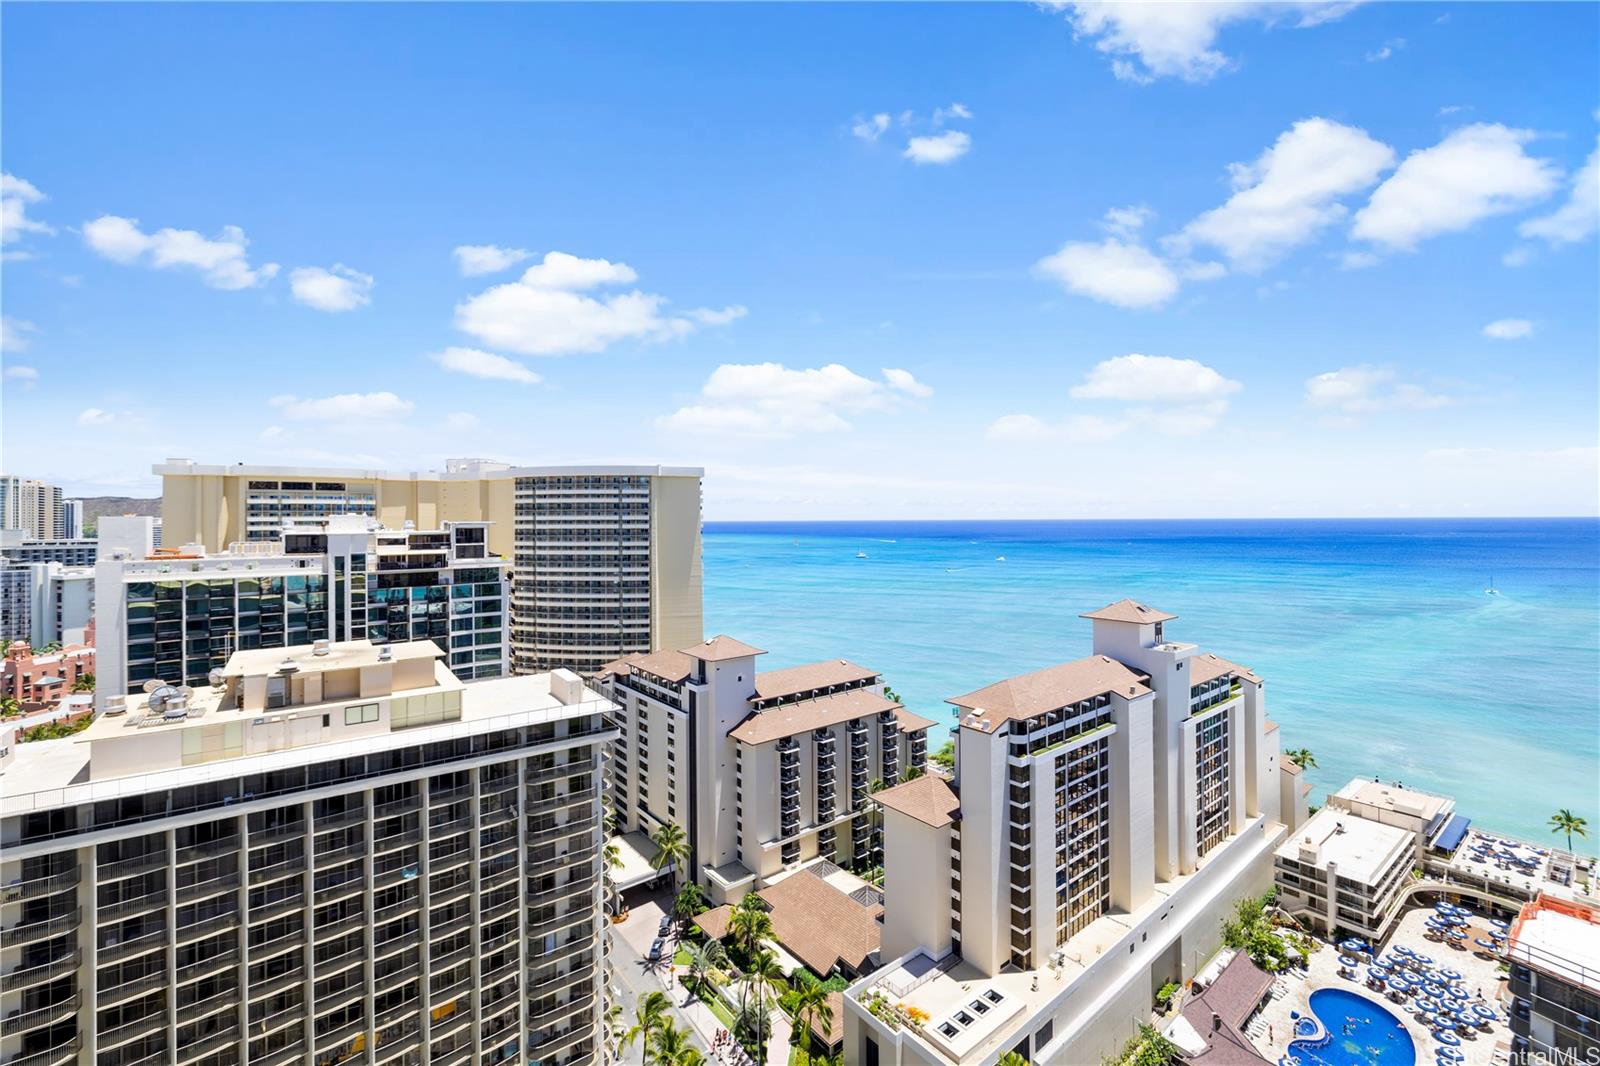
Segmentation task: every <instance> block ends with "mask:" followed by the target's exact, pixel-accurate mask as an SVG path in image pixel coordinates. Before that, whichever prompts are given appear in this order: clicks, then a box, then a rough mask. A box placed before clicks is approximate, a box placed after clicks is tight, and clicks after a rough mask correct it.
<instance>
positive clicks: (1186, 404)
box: [987, 352, 1244, 444]
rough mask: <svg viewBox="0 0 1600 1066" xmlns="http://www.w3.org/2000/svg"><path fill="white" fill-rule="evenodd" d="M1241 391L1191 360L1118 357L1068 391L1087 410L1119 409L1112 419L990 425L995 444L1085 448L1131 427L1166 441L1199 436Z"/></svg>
mask: <svg viewBox="0 0 1600 1066" xmlns="http://www.w3.org/2000/svg"><path fill="white" fill-rule="evenodd" d="M1243 387H1244V386H1242V385H1240V384H1239V382H1237V381H1232V380H1230V379H1228V378H1226V377H1223V376H1222V375H1221V374H1219V373H1218V372H1217V371H1216V370H1214V369H1212V368H1211V367H1209V366H1206V365H1205V364H1204V363H1201V362H1199V361H1198V360H1194V359H1174V358H1171V357H1170V356H1165V355H1141V354H1139V353H1137V352H1135V353H1131V354H1129V355H1119V356H1117V357H1116V358H1113V359H1105V360H1102V361H1101V362H1099V363H1096V364H1095V365H1094V366H1093V367H1091V368H1090V370H1089V372H1088V373H1087V374H1085V375H1084V378H1083V381H1082V382H1081V383H1080V384H1077V385H1074V386H1073V387H1072V388H1071V390H1069V391H1070V394H1071V396H1072V398H1073V399H1075V400H1081V401H1085V402H1086V403H1088V404H1107V403H1115V404H1118V405H1120V406H1119V407H1118V408H1117V409H1116V411H1115V412H1114V413H1112V414H1097V413H1092V412H1085V411H1075V412H1073V413H1072V414H1069V415H1067V416H1066V417H1064V418H1062V419H1060V420H1058V421H1046V420H1044V419H1042V418H1039V417H1037V416H1036V415H1031V414H1009V415H1005V416H1003V417H1001V418H998V419H996V420H995V421H994V422H992V423H990V425H989V428H988V430H987V435H988V437H989V439H991V440H1000V441H1044V440H1064V441H1071V442H1074V443H1080V444H1090V443H1095V442H1099V441H1107V440H1111V439H1112V438H1114V437H1117V436H1120V435H1121V434H1123V433H1126V432H1127V431H1128V430H1129V429H1130V428H1132V427H1134V426H1148V427H1150V428H1152V429H1154V430H1156V431H1157V432H1159V433H1164V434H1166V435H1168V436H1174V437H1182V436H1190V435H1193V434H1197V433H1204V432H1206V431H1207V430H1209V429H1212V428H1214V427H1215V426H1217V425H1218V424H1219V423H1220V422H1221V421H1222V419H1223V417H1224V416H1226V415H1227V413H1228V401H1229V397H1231V396H1232V395H1233V394H1234V393H1236V392H1238V391H1239V390H1240V389H1241V388H1243Z"/></svg>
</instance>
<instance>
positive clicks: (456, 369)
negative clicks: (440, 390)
mask: <svg viewBox="0 0 1600 1066" xmlns="http://www.w3.org/2000/svg"><path fill="white" fill-rule="evenodd" d="M431 358H432V359H433V361H434V362H436V363H438V364H439V365H440V366H442V367H444V368H445V369H446V370H448V371H450V372H451V373H454V374H466V375H467V376H468V377H474V378H484V379H486V380H489V381H517V382H521V383H522V384H524V385H537V384H539V382H541V381H543V380H544V379H543V378H541V377H540V376H539V375H538V374H535V373H534V372H533V371H532V370H529V369H528V368H527V367H525V366H523V365H522V364H521V363H519V362H517V361H516V360H515V359H507V358H506V357H505V356H503V355H496V354H495V353H493V352H485V351H483V350H481V349H478V348H446V349H445V350H444V351H442V352H439V353H437V354H436V355H434V356H432V357H431Z"/></svg>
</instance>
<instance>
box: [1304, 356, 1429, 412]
mask: <svg viewBox="0 0 1600 1066" xmlns="http://www.w3.org/2000/svg"><path fill="white" fill-rule="evenodd" d="M1305 398H1306V404H1307V405H1308V406H1310V407H1313V408H1316V409H1318V410H1321V411H1326V412H1328V413H1329V414H1330V415H1332V416H1334V417H1333V418H1331V419H1329V420H1327V424H1329V425H1336V426H1348V425H1351V424H1354V420H1355V416H1359V415H1367V414H1374V413H1377V412H1380V411H1429V410H1433V409H1435V408H1439V407H1446V406H1448V405H1450V404H1451V403H1454V402H1455V401H1454V399H1453V398H1452V397H1449V396H1444V395H1440V394H1438V393H1433V392H1429V391H1428V390H1427V389H1424V388H1423V387H1422V386H1420V385H1416V384H1412V383H1409V382H1400V381H1398V380H1397V375H1396V374H1395V372H1394V371H1393V370H1391V369H1389V368H1388V367H1380V366H1368V365H1362V366H1347V367H1341V368H1340V369H1338V370H1330V371H1329V372H1327V373H1326V374H1318V375H1317V376H1316V377H1314V378H1311V379H1310V380H1308V381H1307V382H1306V396H1305Z"/></svg>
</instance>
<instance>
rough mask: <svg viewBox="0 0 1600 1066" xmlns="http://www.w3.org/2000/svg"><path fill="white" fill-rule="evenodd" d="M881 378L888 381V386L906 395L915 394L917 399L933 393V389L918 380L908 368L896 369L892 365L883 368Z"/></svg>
mask: <svg viewBox="0 0 1600 1066" xmlns="http://www.w3.org/2000/svg"><path fill="white" fill-rule="evenodd" d="M883 380H885V381H887V382H888V383H889V387H890V388H893V389H899V390H900V391H901V392H903V393H905V394H906V395H907V396H915V397H917V398H918V399H923V400H925V399H927V398H928V397H929V396H932V395H933V389H932V388H930V387H929V386H927V385H924V384H923V383H922V382H920V381H918V380H917V379H916V378H915V377H913V376H912V374H911V371H909V370H898V369H895V368H893V367H888V368H885V370H884V372H883Z"/></svg>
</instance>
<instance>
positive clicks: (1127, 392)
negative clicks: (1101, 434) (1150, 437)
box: [1072, 352, 1244, 404]
mask: <svg viewBox="0 0 1600 1066" xmlns="http://www.w3.org/2000/svg"><path fill="white" fill-rule="evenodd" d="M1243 387H1244V386H1242V385H1240V384H1239V383H1238V382H1237V381H1230V380H1229V379H1228V378H1225V377H1223V376H1222V375H1221V374H1219V373H1217V372H1216V371H1215V370H1213V369H1212V368H1211V367H1209V366H1206V365H1205V364H1204V363H1202V362H1200V361H1198V360H1195V359H1174V358H1172V357H1171V356H1166V355H1140V354H1138V353H1137V352H1136V353H1133V354H1131V355H1119V356H1117V357H1116V358H1115V359H1107V360H1104V361H1103V362H1100V363H1097V364H1095V366H1094V367H1093V369H1091V370H1090V371H1089V373H1088V374H1087V375H1086V376H1085V377H1084V379H1083V384H1081V385H1074V386H1073V387H1072V395H1073V396H1074V397H1075V398H1076V399H1080V400H1125V401H1128V402H1130V403H1133V402H1138V403H1155V404H1186V403H1196V402H1202V401H1210V400H1220V399H1223V398H1224V397H1227V396H1231V395H1232V394H1233V393H1236V392H1238V391H1239V390H1240V389H1241V388H1243Z"/></svg>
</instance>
